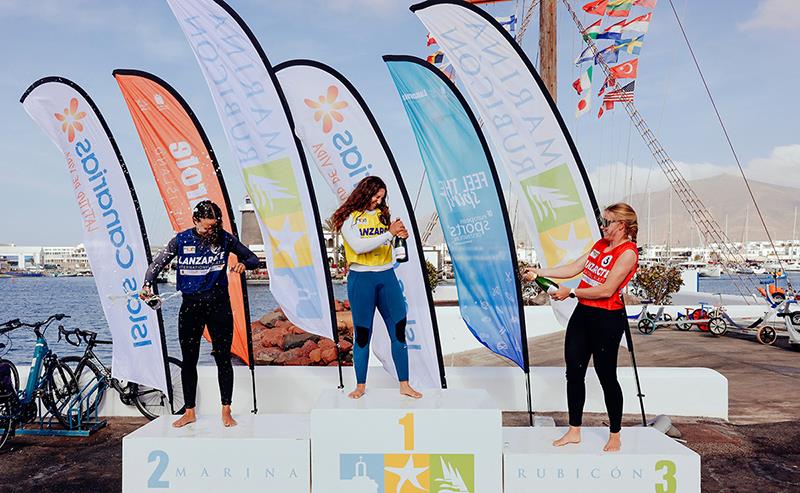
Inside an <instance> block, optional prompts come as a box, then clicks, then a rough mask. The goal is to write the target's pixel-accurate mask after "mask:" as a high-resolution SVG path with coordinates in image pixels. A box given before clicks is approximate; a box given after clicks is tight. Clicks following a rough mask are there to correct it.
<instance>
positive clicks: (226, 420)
mask: <svg viewBox="0 0 800 493" xmlns="http://www.w3.org/2000/svg"><path fill="white" fill-rule="evenodd" d="M237 424H238V423H236V420H235V419H233V416H232V415H231V406H222V425H223V426H224V427H225V428H230V427H232V426H236V425H237Z"/></svg>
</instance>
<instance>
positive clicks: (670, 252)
mask: <svg viewBox="0 0 800 493" xmlns="http://www.w3.org/2000/svg"><path fill="white" fill-rule="evenodd" d="M667 250H669V255H670V256H672V189H669V235H667Z"/></svg>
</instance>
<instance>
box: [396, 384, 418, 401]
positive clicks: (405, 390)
mask: <svg viewBox="0 0 800 493" xmlns="http://www.w3.org/2000/svg"><path fill="white" fill-rule="evenodd" d="M400 393H401V394H403V395H407V396H409V397H411V398H412V399H419V398H420V397H422V394H420V393H419V392H417V391H416V390H414V389H413V388H411V385H409V384H408V382H400Z"/></svg>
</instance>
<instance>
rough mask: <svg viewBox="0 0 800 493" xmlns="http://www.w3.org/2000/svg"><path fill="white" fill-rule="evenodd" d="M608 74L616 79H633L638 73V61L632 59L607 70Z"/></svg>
mask: <svg viewBox="0 0 800 493" xmlns="http://www.w3.org/2000/svg"><path fill="white" fill-rule="evenodd" d="M608 71H609V74H610V75H611V76H613V77H614V78H617V79H635V78H636V74H637V72H638V71H639V59H638V58H634V59H633V60H628V61H627V62H625V63H620V64H619V65H616V66H614V67H611V68H609V69H608Z"/></svg>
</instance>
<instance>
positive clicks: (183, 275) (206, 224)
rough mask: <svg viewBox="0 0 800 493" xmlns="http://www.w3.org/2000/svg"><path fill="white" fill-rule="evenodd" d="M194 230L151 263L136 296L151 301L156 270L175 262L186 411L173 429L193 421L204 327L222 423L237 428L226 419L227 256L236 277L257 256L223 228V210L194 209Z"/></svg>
mask: <svg viewBox="0 0 800 493" xmlns="http://www.w3.org/2000/svg"><path fill="white" fill-rule="evenodd" d="M192 219H193V220H194V226H195V227H194V228H192V229H187V230H186V231H182V232H180V233H178V234H177V235H176V236H175V237H174V238H173V239H172V240H170V242H169V244H167V248H166V249H165V250H164V251H163V252H161V253H160V254H159V255H158V256H157V257H156V258H155V259H153V263H152V264H150V267H149V268H148V269H147V274H145V282H144V286H143V289H142V293H141V297H142V298H143V299H147V298H148V297H150V296H152V286H153V283H154V282H155V279H156V277H157V276H158V274H159V273H160V272H161V270H162V269H163V268H164V267H166V266H167V265H169V263H170V262H171V261H172V259H173V258H175V257H176V256H177V257H178V286H177V289H178V291H180V292H181V293H182V295H183V303H182V304H181V309H180V313H179V315H178V341H179V342H180V345H181V353H182V355H183V368H182V369H181V379H182V381H183V394H184V398H185V400H186V412H185V414H184V415H183V416H181V417H180V418H179V419H178V420H177V421H175V422H174V423H173V424H172V426H174V427H176V428H180V427H182V426H186V425H187V424H189V423H193V422H195V421H196V420H197V415H196V413H195V405H196V402H195V399H196V394H197V360H198V358H199V356H200V338H201V337H202V336H203V329H204V328H205V327H208V333H209V335H210V336H211V346H212V351H211V354H212V355H213V356H214V360H215V361H216V363H217V378H218V380H219V393H220V397H221V400H222V423H223V424H224V425H225V426H226V427H230V426H236V420H234V419H233V416H232V415H231V397H232V394H233V366H232V365H231V342H232V341H233V312H232V310H231V301H230V297H229V295H228V275H227V267H228V257H229V255H230V254H231V253H233V254H234V255H236V257H237V258H238V259H239V263H237V264H234V265H231V266H230V270H231V272H236V273H239V274H241V273H242V272H244V271H245V269H255V268H256V267H258V257H256V255H255V254H254V253H253V252H251V251H250V250H249V249H248V248H247V247H246V246H244V245H243V244H242V243H241V242H240V241H239V240H238V239H237V238H236V237H235V236H233V235H232V234H230V233H228V232H227V231H225V230H223V229H222V211H221V210H220V208H219V206H217V205H216V204H215V203H213V202H211V201H210V200H204V201H203V202H200V203H199V204H197V206H196V207H195V209H194V212H193V214H192Z"/></svg>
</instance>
